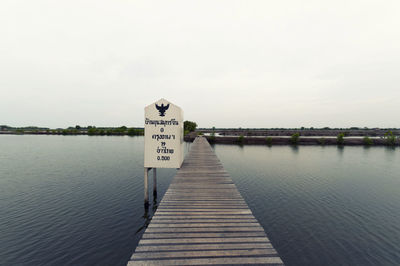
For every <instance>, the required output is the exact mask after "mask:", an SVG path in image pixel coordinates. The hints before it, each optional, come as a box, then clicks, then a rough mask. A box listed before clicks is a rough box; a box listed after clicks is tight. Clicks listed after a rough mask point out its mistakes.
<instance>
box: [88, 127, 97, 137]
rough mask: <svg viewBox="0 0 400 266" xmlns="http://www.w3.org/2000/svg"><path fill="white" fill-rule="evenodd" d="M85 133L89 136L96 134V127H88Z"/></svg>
mask: <svg viewBox="0 0 400 266" xmlns="http://www.w3.org/2000/svg"><path fill="white" fill-rule="evenodd" d="M87 134H88V135H89V136H93V135H97V128H96V127H88V132H87Z"/></svg>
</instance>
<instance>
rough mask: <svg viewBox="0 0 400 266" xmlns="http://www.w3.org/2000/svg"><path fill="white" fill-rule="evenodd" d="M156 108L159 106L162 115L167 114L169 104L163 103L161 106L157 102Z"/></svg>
mask: <svg viewBox="0 0 400 266" xmlns="http://www.w3.org/2000/svg"><path fill="white" fill-rule="evenodd" d="M156 108H157V110H158V111H159V112H160V116H165V111H167V110H168V108H169V104H167V105H164V104H163V103H162V104H161V106H159V105H158V104H156Z"/></svg>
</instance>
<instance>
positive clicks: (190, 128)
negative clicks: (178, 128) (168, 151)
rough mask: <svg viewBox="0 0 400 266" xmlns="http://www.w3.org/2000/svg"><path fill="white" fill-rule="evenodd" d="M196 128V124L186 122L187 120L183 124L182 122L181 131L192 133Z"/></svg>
mask: <svg viewBox="0 0 400 266" xmlns="http://www.w3.org/2000/svg"><path fill="white" fill-rule="evenodd" d="M196 127H197V124H196V123H195V122H192V121H188V120H186V121H185V122H183V129H184V130H185V131H188V132H193V131H195V130H196Z"/></svg>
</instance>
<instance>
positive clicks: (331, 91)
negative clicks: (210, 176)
mask: <svg viewBox="0 0 400 266" xmlns="http://www.w3.org/2000/svg"><path fill="white" fill-rule="evenodd" d="M160 98H166V99H167V100H169V101H171V102H173V103H174V104H176V105H178V106H180V107H182V109H183V110H184V114H185V119H187V120H192V121H196V122H197V124H198V125H199V126H200V127H212V126H216V127H300V126H305V127H310V126H314V127H322V126H331V127H348V126H362V127H364V126H368V127H375V126H378V127H400V1H398V0H394V1H382V0H380V1H365V0H363V1H349V0H347V1H338V0H335V1H319V0H318V1H267V0H265V1H233V0H228V1H215V0H213V1H204V0H202V1H187V0H184V1H128V0H125V1H122V0H121V1H116V0H112V1H111V0H108V1H103V0H96V1H83V0H79V1H71V0H68V1H59V0H58V1H53V0H49V1H41V0H35V1H31V0H28V1H17V0H10V1H5V0H2V1H1V2H0V124H7V125H11V126H28V125H37V126H48V127H67V126H75V125H77V124H79V125H81V126H85V125H96V126H121V125H126V126H143V124H144V107H145V106H146V105H148V104H150V103H152V102H155V101H157V100H158V99H160Z"/></svg>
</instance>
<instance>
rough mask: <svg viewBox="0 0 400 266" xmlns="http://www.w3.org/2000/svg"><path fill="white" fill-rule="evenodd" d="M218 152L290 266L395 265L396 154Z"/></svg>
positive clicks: (398, 255) (399, 183)
mask: <svg viewBox="0 0 400 266" xmlns="http://www.w3.org/2000/svg"><path fill="white" fill-rule="evenodd" d="M215 151H216V153H217V155H218V156H219V158H220V159H221V162H222V163H223V165H224V167H225V169H226V170H227V171H228V172H229V173H230V174H231V176H232V178H233V180H234V182H235V183H236V185H237V186H238V188H239V191H240V192H241V193H242V195H243V196H244V198H245V199H246V201H247V203H248V204H249V206H250V208H251V209H252V211H253V213H254V214H255V216H256V217H257V219H258V220H259V221H260V223H261V224H262V225H263V226H264V228H265V229H266V232H267V234H268V236H269V238H270V239H271V242H272V243H273V245H274V247H275V248H276V249H277V251H278V252H279V254H280V255H281V257H282V259H283V260H284V262H285V263H286V264H287V265H398V263H399V261H400V223H399V221H400V208H399V206H400V189H399V188H400V176H399V174H398V173H399V172H400V149H398V148H397V149H392V148H386V147H370V148H367V149H366V148H363V147H349V146H346V147H335V146H326V147H321V146H313V147H311V146H298V147H291V146H272V147H266V146H245V147H244V149H242V148H239V147H236V146H234V145H216V146H215ZM243 151H244V152H243Z"/></svg>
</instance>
